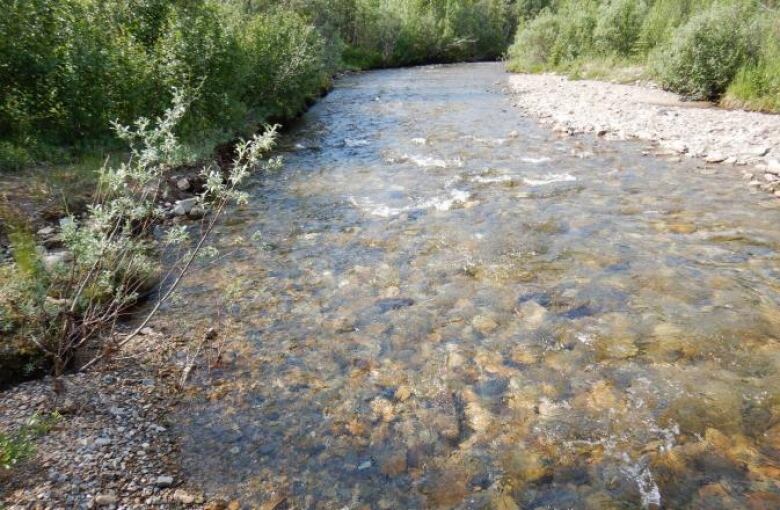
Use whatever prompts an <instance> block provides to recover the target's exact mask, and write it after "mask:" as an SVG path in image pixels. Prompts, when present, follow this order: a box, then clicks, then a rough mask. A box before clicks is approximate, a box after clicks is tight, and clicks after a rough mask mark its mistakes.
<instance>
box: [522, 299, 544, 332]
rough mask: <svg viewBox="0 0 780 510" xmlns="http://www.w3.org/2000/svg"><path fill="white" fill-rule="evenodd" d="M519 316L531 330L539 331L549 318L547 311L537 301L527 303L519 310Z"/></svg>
mask: <svg viewBox="0 0 780 510" xmlns="http://www.w3.org/2000/svg"><path fill="white" fill-rule="evenodd" d="M517 315H518V316H519V317H520V318H521V319H522V320H523V323H524V324H525V325H526V326H527V327H528V328H530V329H537V328H538V327H539V326H541V325H542V324H543V323H544V320H545V319H546V318H547V309H546V308H545V307H543V306H542V305H540V304H539V303H537V302H536V301H533V300H530V301H526V302H524V303H523V304H521V305H520V307H519V308H518V309H517Z"/></svg>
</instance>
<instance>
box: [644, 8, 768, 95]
mask: <svg viewBox="0 0 780 510" xmlns="http://www.w3.org/2000/svg"><path fill="white" fill-rule="evenodd" d="M746 14H747V12H746V10H745V9H743V8H741V7H739V6H732V5H724V6H721V5H714V6H713V7H711V8H710V9H708V10H706V11H704V12H702V13H700V14H698V15H696V16H694V17H693V18H691V20H690V21H689V22H688V23H687V24H685V25H684V26H683V27H681V28H680V30H678V31H677V32H676V33H675V36H674V38H673V39H672V41H671V42H670V43H668V44H666V45H664V46H662V47H659V48H658V50H656V52H655V54H654V56H653V57H654V61H655V69H656V70H657V74H658V76H659V77H660V78H661V81H662V83H663V85H664V87H665V88H668V89H669V90H672V91H674V92H678V93H680V94H682V95H685V96H689V97H691V98H695V99H715V98H718V97H720V95H721V94H723V93H724V92H725V91H726V89H727V88H728V86H729V83H731V81H732V80H733V79H734V77H735V76H736V75H737V72H738V71H739V69H740V68H741V67H742V66H743V65H744V64H745V63H746V62H749V61H750V60H751V59H752V58H753V57H754V54H755V52H756V49H757V48H756V46H755V45H754V41H753V40H752V37H751V30H752V23H751V22H750V18H749V17H748V16H746ZM745 20H748V21H745Z"/></svg>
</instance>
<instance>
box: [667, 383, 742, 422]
mask: <svg viewBox="0 0 780 510" xmlns="http://www.w3.org/2000/svg"><path fill="white" fill-rule="evenodd" d="M741 408H742V397H741V393H740V390H739V388H735V387H734V386H732V385H731V384H729V383H728V382H726V381H719V380H716V379H710V380H707V381H702V382H701V385H697V386H696V387H695V388H694V387H692V388H690V390H689V391H685V392H683V393H682V394H681V395H680V396H679V397H678V398H677V399H676V400H675V401H674V402H672V404H671V405H670V406H669V409H668V411H667V412H666V416H667V417H668V418H669V419H670V420H671V421H672V422H674V423H677V424H679V426H680V430H682V431H683V432H686V433H689V434H699V435H701V434H704V433H705V431H706V430H707V429H708V428H713V429H717V430H719V431H721V432H723V433H724V434H735V433H738V432H739V431H740V430H741V428H742V413H741Z"/></svg>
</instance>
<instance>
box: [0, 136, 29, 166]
mask: <svg viewBox="0 0 780 510" xmlns="http://www.w3.org/2000/svg"><path fill="white" fill-rule="evenodd" d="M31 162H32V157H31V156H30V153H29V152H28V151H27V149H25V148H24V147H22V146H20V145H17V144H15V143H11V142H6V141H0V171H4V170H19V169H22V168H24V167H25V166H27V165H29V164H30V163H31Z"/></svg>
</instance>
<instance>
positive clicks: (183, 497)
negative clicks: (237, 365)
mask: <svg viewBox="0 0 780 510" xmlns="http://www.w3.org/2000/svg"><path fill="white" fill-rule="evenodd" d="M195 499H196V498H195V495H194V494H190V493H189V492H187V491H185V490H184V489H177V490H176V491H175V492H174V493H173V500H174V501H176V502H177V503H181V504H182V505H191V504H193V503H195Z"/></svg>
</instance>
